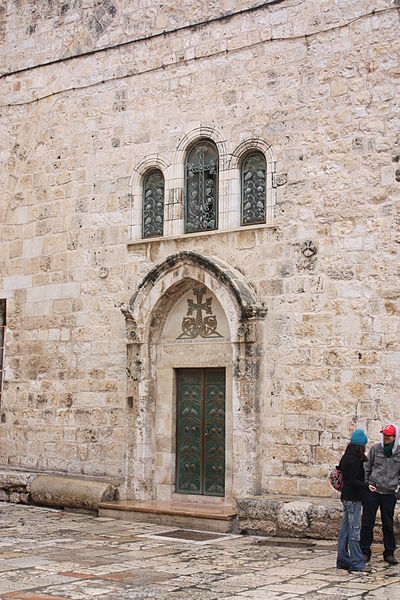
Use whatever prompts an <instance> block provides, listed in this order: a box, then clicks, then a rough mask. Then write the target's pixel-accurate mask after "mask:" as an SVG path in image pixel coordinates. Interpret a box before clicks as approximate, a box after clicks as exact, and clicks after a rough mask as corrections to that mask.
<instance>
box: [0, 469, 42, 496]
mask: <svg viewBox="0 0 400 600" xmlns="http://www.w3.org/2000/svg"><path fill="white" fill-rule="evenodd" d="M35 477H37V473H30V472H26V471H15V470H11V469H4V470H0V488H2V489H6V490H9V491H10V492H26V491H27V490H29V486H30V484H31V482H32V481H33V480H34V479H35Z"/></svg>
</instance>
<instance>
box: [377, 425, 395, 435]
mask: <svg viewBox="0 0 400 600" xmlns="http://www.w3.org/2000/svg"><path fill="white" fill-rule="evenodd" d="M381 433H383V435H396V427H395V426H394V425H386V426H385V427H384V428H383V429H381Z"/></svg>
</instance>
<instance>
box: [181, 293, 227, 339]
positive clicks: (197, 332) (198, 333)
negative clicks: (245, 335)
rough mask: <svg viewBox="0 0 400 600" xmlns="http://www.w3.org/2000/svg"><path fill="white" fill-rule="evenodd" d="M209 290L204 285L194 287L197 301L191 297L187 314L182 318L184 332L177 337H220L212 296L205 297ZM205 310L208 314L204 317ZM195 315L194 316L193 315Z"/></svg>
mask: <svg viewBox="0 0 400 600" xmlns="http://www.w3.org/2000/svg"><path fill="white" fill-rule="evenodd" d="M206 291H207V288H205V287H204V286H201V287H195V288H193V295H194V296H195V298H196V301H194V300H193V299H191V298H189V299H188V301H187V303H188V309H187V314H186V316H185V317H183V319H182V333H181V334H180V335H179V336H178V337H177V338H176V339H178V340H182V339H192V340H193V339H195V338H197V337H202V338H213V337H214V338H216V337H218V338H220V337H222V335H221V334H220V333H218V331H217V325H218V323H217V317H216V316H215V315H214V314H213V311H212V306H211V304H212V298H205V300H204V302H203V297H204V295H205V293H206ZM203 311H204V312H205V314H206V316H204V317H203ZM193 315H194V316H193Z"/></svg>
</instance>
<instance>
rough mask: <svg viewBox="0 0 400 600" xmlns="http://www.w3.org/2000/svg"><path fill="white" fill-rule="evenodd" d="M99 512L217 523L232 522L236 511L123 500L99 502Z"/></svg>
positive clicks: (220, 506) (211, 505) (183, 504)
mask: <svg viewBox="0 0 400 600" xmlns="http://www.w3.org/2000/svg"><path fill="white" fill-rule="evenodd" d="M100 511H101V513H102V514H103V515H104V516H105V512H106V511H113V512H114V511H121V512H129V513H147V514H153V515H169V516H175V517H189V518H196V519H211V520H213V519H214V520H218V521H232V520H233V519H235V518H236V515H237V512H236V509H235V508H234V507H233V506H231V505H216V504H196V503H193V504H191V503H183V502H160V501H157V500H149V501H146V502H127V501H124V500H119V501H115V502H101V503H100V504H99V513H100Z"/></svg>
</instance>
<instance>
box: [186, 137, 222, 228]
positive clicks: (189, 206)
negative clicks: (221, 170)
mask: <svg viewBox="0 0 400 600" xmlns="http://www.w3.org/2000/svg"><path fill="white" fill-rule="evenodd" d="M185 176H186V199H185V233H194V232H195V231H207V230H211V229H217V228H218V151H217V148H216V147H215V145H214V144H213V143H212V142H210V141H209V140H199V141H198V142H196V143H195V144H194V145H193V146H192V147H191V149H190V150H189V152H188V154H187V157H186V164H185Z"/></svg>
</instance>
